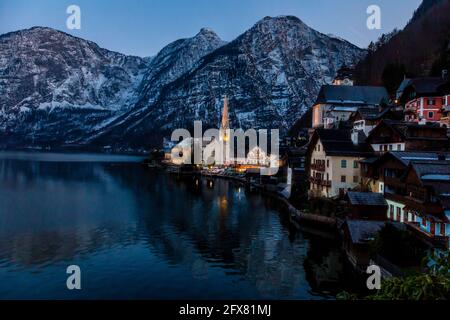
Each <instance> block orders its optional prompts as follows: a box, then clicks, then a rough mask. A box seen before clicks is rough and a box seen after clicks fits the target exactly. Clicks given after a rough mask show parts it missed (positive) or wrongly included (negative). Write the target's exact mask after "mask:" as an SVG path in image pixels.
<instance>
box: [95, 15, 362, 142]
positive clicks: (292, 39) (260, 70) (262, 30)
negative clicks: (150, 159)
mask: <svg viewBox="0 0 450 320" xmlns="http://www.w3.org/2000/svg"><path fill="white" fill-rule="evenodd" d="M364 54H365V52H364V51H363V50H361V49H359V48H357V47H356V46H354V45H352V44H350V43H349V42H346V41H343V40H340V39H336V38H334V37H329V36H327V35H324V34H322V33H319V32H317V31H315V30H313V29H311V28H309V27H308V26H307V25H306V24H304V23H303V22H302V21H301V20H299V19H298V18H296V17H291V16H282V17H276V18H271V17H266V18H264V19H262V20H261V21H259V22H258V23H257V24H256V25H254V26H253V27H252V28H251V29H250V30H248V31H247V32H245V33H244V34H242V35H241V36H239V37H238V38H237V39H236V40H234V41H232V42H230V43H229V44H227V45H224V46H222V47H220V48H218V49H217V50H215V51H213V52H212V53H210V54H208V55H206V56H205V57H204V58H203V59H201V61H200V62H199V63H198V64H197V65H196V66H195V67H194V68H193V69H192V70H190V71H189V72H187V73H185V74H184V75H182V76H181V77H179V78H178V79H176V80H175V81H173V82H171V83H169V84H167V85H165V86H163V87H162V89H161V90H160V93H159V94H158V95H157V96H155V97H156V98H154V99H153V100H149V99H148V98H147V97H146V98H144V99H141V100H140V102H139V103H138V105H137V108H136V112H135V113H130V114H128V115H127V116H126V117H124V118H122V119H121V120H120V121H119V122H117V123H115V124H113V125H112V126H110V127H108V128H105V130H104V131H103V132H102V134H100V135H99V136H97V137H96V140H95V141H96V143H98V144H114V143H117V144H119V145H129V146H132V147H135V146H140V145H147V144H153V143H155V142H157V141H160V140H161V138H162V137H163V136H168V135H170V131H172V130H173V129H174V128H190V127H192V124H193V121H194V120H202V121H203V122H204V124H205V126H211V127H218V125H219V120H220V112H221V107H222V103H223V97H224V95H227V96H228V97H229V100H230V112H231V120H232V124H233V127H234V128H237V127H242V128H250V127H252V128H267V129H271V128H280V129H281V130H282V131H283V132H285V131H286V130H287V129H288V128H289V127H290V126H291V125H292V124H293V123H294V122H295V120H296V119H298V118H299V117H300V116H301V115H302V114H303V113H304V112H305V111H306V110H307V108H308V107H310V106H311V105H312V103H313V102H314V99H315V98H316V95H317V93H318V92H319V90H320V87H321V85H323V84H325V83H329V82H331V81H332V79H333V77H334V76H335V75H336V71H337V69H339V67H341V66H342V65H343V64H346V65H349V64H353V63H355V62H357V61H358V60H359V59H360V58H362V57H363V56H364ZM149 84H150V85H151V84H152V82H149Z"/></svg>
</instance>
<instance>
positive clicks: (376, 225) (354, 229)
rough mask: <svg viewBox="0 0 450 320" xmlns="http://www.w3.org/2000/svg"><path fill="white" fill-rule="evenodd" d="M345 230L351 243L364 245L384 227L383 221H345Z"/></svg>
mask: <svg viewBox="0 0 450 320" xmlns="http://www.w3.org/2000/svg"><path fill="white" fill-rule="evenodd" d="M346 224H347V228H348V231H349V234H350V238H351V240H352V242H353V243H366V242H368V241H370V240H372V239H373V238H375V236H376V235H377V233H378V232H380V230H381V229H382V228H383V227H384V226H385V225H386V223H385V222H383V221H367V220H347V221H346Z"/></svg>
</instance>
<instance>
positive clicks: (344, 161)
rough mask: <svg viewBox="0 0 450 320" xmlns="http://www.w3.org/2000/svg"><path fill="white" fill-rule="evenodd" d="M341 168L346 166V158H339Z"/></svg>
mask: <svg viewBox="0 0 450 320" xmlns="http://www.w3.org/2000/svg"><path fill="white" fill-rule="evenodd" d="M341 168H347V160H341Z"/></svg>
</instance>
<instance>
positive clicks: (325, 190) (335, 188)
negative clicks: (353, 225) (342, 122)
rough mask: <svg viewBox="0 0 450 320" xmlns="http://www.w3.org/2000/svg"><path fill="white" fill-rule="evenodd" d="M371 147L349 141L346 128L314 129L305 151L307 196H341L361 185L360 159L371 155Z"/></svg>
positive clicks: (348, 133)
mask: <svg viewBox="0 0 450 320" xmlns="http://www.w3.org/2000/svg"><path fill="white" fill-rule="evenodd" d="M372 155H373V154H372V152H371V150H370V147H369V146H368V145H367V144H365V143H361V142H360V141H359V140H357V141H352V139H351V132H350V130H347V129H339V130H336V129H332V130H327V129H317V130H316V131H315V132H314V134H313V136H312V138H311V141H310V143H309V146H308V150H307V156H306V159H307V160H306V161H307V172H308V179H309V182H310V187H309V196H310V197H327V198H332V197H338V196H344V195H345V193H346V192H347V191H348V190H351V189H354V188H355V187H358V186H359V185H360V169H359V161H361V160H362V159H364V158H366V157H370V156H372Z"/></svg>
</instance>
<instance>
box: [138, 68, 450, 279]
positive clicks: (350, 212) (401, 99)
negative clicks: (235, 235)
mask: <svg viewBox="0 0 450 320" xmlns="http://www.w3.org/2000/svg"><path fill="white" fill-rule="evenodd" d="M352 73H353V70H352V68H350V67H346V66H343V67H342V68H341V69H340V70H339V71H338V74H337V75H336V78H335V79H334V81H333V83H332V84H329V85H324V86H322V88H321V90H320V92H319V94H318V97H317V99H316V102H315V103H314V105H313V106H311V108H310V110H309V111H308V112H307V113H306V114H305V115H304V116H303V117H302V118H301V119H299V120H298V121H297V123H296V124H295V125H294V126H293V127H292V128H291V129H290V131H289V135H288V136H287V137H286V138H284V139H283V140H282V141H281V143H280V146H279V154H278V155H277V157H274V155H271V154H270V153H269V152H267V151H266V150H263V149H261V148H260V147H258V146H256V147H250V148H249V147H248V146H247V149H246V150H247V157H245V158H244V159H242V158H236V157H235V158H233V157H232V156H230V155H225V153H226V152H224V155H223V161H221V162H220V163H214V160H211V159H207V160H206V161H204V162H202V164H191V163H188V162H186V159H189V160H191V159H192V153H193V148H194V144H195V139H193V138H191V139H188V140H184V141H182V142H181V143H179V144H175V143H173V142H168V141H165V149H164V151H156V150H155V151H154V152H153V153H152V155H151V157H150V160H149V161H147V164H148V166H150V167H152V168H153V167H163V168H165V169H166V170H167V171H168V172H169V173H171V174H175V175H177V176H182V177H188V178H194V179H196V181H197V183H199V181H200V179H201V177H206V178H207V179H208V178H209V179H210V180H206V181H207V182H206V183H210V184H213V183H214V182H213V180H211V179H214V178H217V177H219V178H226V179H232V180H235V181H237V182H240V183H243V184H245V185H246V186H247V187H249V188H252V189H256V190H259V191H260V192H264V193H265V194H267V195H268V196H271V197H274V198H276V199H277V200H278V201H279V202H280V203H281V204H282V205H283V206H284V207H285V208H287V212H288V213H289V218H290V220H291V222H292V223H293V224H295V225H299V224H304V223H307V224H308V223H309V224H313V225H315V226H316V227H317V228H324V229H327V230H330V229H333V230H335V231H337V232H339V234H340V235H341V238H342V245H343V249H344V250H345V254H346V255H347V258H348V261H349V262H350V263H351V265H352V266H353V267H354V268H355V269H356V270H357V271H359V272H360V273H361V274H362V273H365V271H366V269H367V267H368V266H370V265H373V264H376V265H378V266H379V267H380V268H381V270H382V274H383V276H385V277H391V276H402V275H405V274H407V273H408V272H410V271H411V270H417V269H418V268H420V264H421V261H422V260H423V258H424V257H425V255H426V254H428V253H429V252H436V251H437V252H439V251H441V250H448V248H449V247H450V152H449V149H448V148H449V135H450V131H449V128H450V79H449V77H448V75H447V71H446V70H444V71H442V76H441V77H424V78H411V79H409V78H406V77H405V79H404V81H403V82H402V83H401V85H400V86H399V87H398V90H397V92H396V93H395V95H394V96H392V95H391V96H390V95H389V94H388V92H387V90H386V89H385V88H384V87H381V86H380V87H376V86H356V85H354V83H353V77H352ZM229 129H230V121H229V103H228V100H227V97H225V99H224V105H223V109H222V114H221V123H220V131H219V135H220V137H219V139H217V141H215V140H214V139H213V140H212V142H211V141H208V142H205V141H201V142H200V144H201V146H202V150H203V152H204V153H205V152H206V153H208V154H209V155H211V154H212V155H214V151H213V150H211V149H215V148H216V147H217V145H216V144H215V143H217V142H221V143H222V144H220V146H221V147H219V150H220V148H224V145H225V148H226V145H227V144H228V143H229V137H227V130H229ZM215 150H218V149H215ZM274 161H277V165H278V166H279V168H278V169H277V170H276V171H274V172H276V174H273V175H267V174H261V169H262V168H268V167H270V166H271V164H273V162H274Z"/></svg>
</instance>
